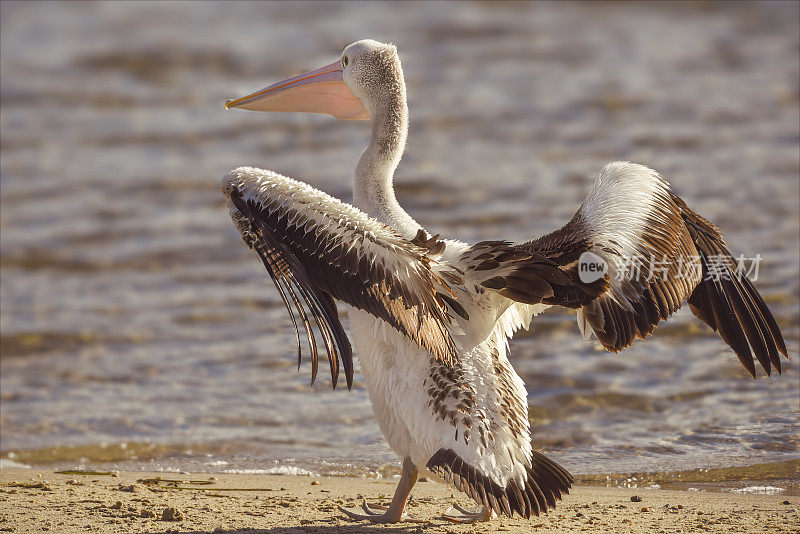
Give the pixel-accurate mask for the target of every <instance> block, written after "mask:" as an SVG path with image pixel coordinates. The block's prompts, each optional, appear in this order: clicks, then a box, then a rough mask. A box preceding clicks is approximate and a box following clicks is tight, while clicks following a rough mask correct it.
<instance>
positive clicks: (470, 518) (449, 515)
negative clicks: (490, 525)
mask: <svg viewBox="0 0 800 534" xmlns="http://www.w3.org/2000/svg"><path fill="white" fill-rule="evenodd" d="M454 510H455V511H456V512H459V513H458V514H456V513H454ZM442 517H444V518H445V519H447V520H448V521H452V522H453V523H483V522H484V521H489V520H490V519H491V518H493V517H495V514H494V512H493V511H492V509H491V508H489V507H488V506H485V505H484V506H483V508H481V509H480V510H479V511H477V512H470V511H468V510H465V509H464V508H461V507H460V506H459V505H458V504H456V503H453V506H451V507H450V509H449V510H447V511H446V512H445V513H444V515H443V516H442Z"/></svg>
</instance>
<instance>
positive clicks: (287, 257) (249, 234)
mask: <svg viewBox="0 0 800 534" xmlns="http://www.w3.org/2000/svg"><path fill="white" fill-rule="evenodd" d="M230 198H231V202H232V203H233V205H234V206H235V207H236V209H237V210H238V211H239V213H240V214H241V217H240V218H239V219H238V220H237V221H236V222H237V226H238V227H239V230H240V232H241V233H242V236H243V238H244V240H245V242H246V243H247V244H248V245H249V246H250V247H251V248H253V250H255V251H256V253H257V254H258V256H259V257H260V258H261V261H262V263H263V264H264V267H265V268H266V269H267V272H268V273H269V275H270V277H271V278H272V281H273V282H274V283H275V287H276V288H277V290H278V293H279V294H280V296H281V299H282V300H283V303H284V305H286V309H287V310H288V311H289V316H290V317H291V319H292V324H293V325H294V329H295V334H296V336H297V366H298V369H299V367H300V362H301V349H300V333H299V330H298V328H297V320H296V318H295V315H294V312H293V309H292V306H291V305H290V303H289V299H287V296H286V295H287V294H288V295H289V297H290V298H291V301H292V304H294V309H296V310H297V312H298V314H299V315H300V318H301V321H302V323H303V327H304V328H305V331H306V336H307V338H308V344H309V352H310V353H311V383H312V384H313V383H314V380H315V379H316V377H317V371H318V360H319V356H318V352H317V347H316V338H315V335H314V332H313V331H312V326H311V322H310V321H309V320H308V316H307V314H306V312H305V309H304V307H303V303H305V305H306V307H307V308H308V309H309V310H310V312H311V314H312V316H313V317H314V320H315V322H316V324H317V328H318V329H319V331H320V333H321V335H322V338H323V340H324V343H325V349H326V351H327V354H328V361H329V363H330V368H331V381H332V383H333V387H334V388H335V387H336V383H337V380H338V377H339V359H340V358H341V360H342V364H343V365H344V368H345V377H346V379H347V388H348V389H350V388H351V387H352V385H353V351H352V348H351V346H350V341H349V340H348V339H347V335H346V334H345V332H344V329H343V328H342V324H341V322H340V321H339V318H338V315H337V313H336V307H335V305H334V304H333V301H332V300H331V299H330V297H329V296H328V295H326V294H324V293H323V292H321V291H320V290H319V289H316V288H315V286H314V285H313V283H311V281H310V279H309V276H308V273H307V271H306V269H305V267H304V266H303V265H302V264H301V263H300V262H299V261H297V258H296V257H295V256H294V255H293V254H292V253H291V251H290V250H287V249H288V247H286V246H285V245H284V244H283V243H282V242H281V240H280V239H279V238H277V236H276V235H275V232H274V231H273V230H272V229H270V227H269V226H268V225H266V224H264V222H263V221H261V220H259V218H257V217H256V216H255V215H254V214H253V209H252V208H253V206H252V202H246V201H245V200H244V198H242V195H241V193H240V192H239V191H238V190H235V189H234V190H232V191H231V192H230ZM295 290H296V291H295ZM298 293H299V294H300V297H298ZM301 298H302V300H301Z"/></svg>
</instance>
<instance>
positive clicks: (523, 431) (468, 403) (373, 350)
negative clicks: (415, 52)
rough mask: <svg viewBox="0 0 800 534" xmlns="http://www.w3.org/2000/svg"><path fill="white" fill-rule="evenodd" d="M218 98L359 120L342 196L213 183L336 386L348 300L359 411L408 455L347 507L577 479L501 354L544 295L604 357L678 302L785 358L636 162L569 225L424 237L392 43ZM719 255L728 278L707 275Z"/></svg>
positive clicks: (525, 499)
mask: <svg viewBox="0 0 800 534" xmlns="http://www.w3.org/2000/svg"><path fill="white" fill-rule="evenodd" d="M226 107H227V108H241V109H248V110H255V111H300V112H312V113H327V114H330V115H332V116H334V117H336V118H339V119H347V120H354V119H371V121H372V135H371V138H370V142H369V145H368V146H367V148H366V149H365V150H364V152H363V154H362V155H361V158H360V159H359V161H358V165H357V166H356V171H355V181H354V183H353V205H350V204H346V203H344V202H342V201H340V200H337V199H335V198H333V197H331V196H329V195H327V194H325V193H323V192H322V191H319V190H317V189H315V188H313V187H311V186H310V185H308V184H306V183H303V182H300V181H297V180H293V179H292V178H288V177H286V176H282V175H280V174H277V173H275V172H272V171H268V170H262V169H256V168H251V167H241V168H238V169H235V170H233V171H231V172H230V173H228V174H227V175H226V176H225V178H224V184H223V189H224V193H225V195H226V196H227V197H228V199H229V206H230V213H231V216H232V218H233V221H234V223H235V224H236V226H237V228H238V229H239V231H240V232H241V234H242V238H243V239H244V241H245V243H246V244H247V245H248V246H249V247H250V248H252V249H253V250H254V251H255V252H256V253H257V254H258V256H259V257H260V258H261V261H262V262H263V263H264V266H265V267H266V270H267V272H268V273H269V275H270V276H271V277H272V280H273V282H274V283H275V286H276V288H277V289H278V293H279V294H280V296H281V298H282V299H283V302H284V303H285V304H286V307H287V309H288V310H289V315H290V317H291V318H292V321H293V322H294V326H295V331H296V333H297V343H298V358H299V357H300V334H299V331H298V325H297V322H298V321H299V322H300V323H301V324H302V326H301V328H303V329H304V330H305V332H306V334H307V337H308V343H309V348H310V352H311V362H312V370H311V372H312V380H313V379H314V377H315V376H316V374H317V368H318V351H319V348H318V347H319V346H320V343H321V344H323V345H324V346H325V350H326V353H327V357H328V362H329V363H330V369H331V374H332V382H333V386H334V387H335V386H336V382H337V377H338V374H339V362H340V361H341V364H342V366H343V367H344V374H345V377H346V380H347V386H348V388H349V387H351V385H352V380H353V349H352V348H351V345H350V341H349V340H348V336H347V334H346V333H345V331H344V329H343V328H342V325H341V323H340V321H339V317H338V315H337V311H336V301H341V302H344V303H346V304H348V305H349V306H350V307H351V308H350V311H349V316H350V322H351V336H350V339H352V342H353V344H354V346H355V352H356V353H357V354H358V357H359V360H360V364H361V371H362V373H363V375H364V381H365V383H366V386H367V389H368V392H369V397H370V400H371V402H372V407H373V409H374V411H375V415H376V417H377V419H378V423H379V425H380V428H381V431H382V432H383V434H384V436H385V437H386V440H387V441H388V443H389V445H390V446H391V448H392V449H393V450H394V451H395V452H396V453H397V454H398V456H399V457H400V458H402V460H403V471H402V476H401V478H400V482H399V484H398V486H397V490H396V492H395V495H394V498H393V499H392V503H391V505H390V506H389V507H388V509H382V508H372V507H369V506H368V505H367V504H366V503H364V505H363V510H358V511H356V510H348V509H342V510H343V511H344V512H346V513H347V515H349V516H351V517H353V518H357V519H367V520H370V521H374V522H396V521H402V520H404V519H407V517H406V515H405V514H404V511H403V510H404V507H405V504H406V500H407V498H408V495H409V492H410V491H411V488H412V487H413V485H414V483H415V481H416V480H417V477H418V475H419V474H420V473H426V474H432V475H434V476H435V477H438V478H439V479H443V480H444V481H447V482H450V483H452V484H453V485H454V486H455V487H456V488H457V489H459V490H461V491H463V492H465V493H467V494H468V495H469V496H470V497H471V498H472V499H474V500H475V502H477V503H478V504H479V505H480V510H479V511H476V512H468V511H466V510H464V509H461V508H459V509H458V511H457V512H456V511H453V510H451V511H450V512H449V513H448V514H447V515H446V517H448V518H450V519H452V520H454V521H463V522H470V521H478V520H486V519H489V518H490V517H492V516H493V515H494V514H505V515H507V516H512V515H513V514H514V513H517V514H519V515H520V516H522V517H525V518H528V517H530V516H531V515H538V514H540V513H542V512H545V511H547V510H548V509H550V508H552V507H553V506H555V503H556V501H557V500H559V499H560V498H561V496H562V495H563V494H564V493H567V492H568V490H569V488H570V486H571V484H572V482H573V479H572V476H570V474H569V473H568V472H567V471H566V470H565V469H564V468H563V467H561V466H560V465H558V464H557V463H555V462H554V461H552V460H550V459H549V458H547V457H545V456H544V455H543V454H541V453H539V452H537V451H535V450H533V449H532V448H531V427H530V424H529V420H528V400H527V392H526V389H525V384H524V383H523V382H522V380H521V379H520V377H519V376H518V375H517V373H516V372H514V369H513V367H512V366H511V363H510V362H509V359H508V353H509V350H508V342H509V340H510V339H511V337H512V336H513V335H514V332H516V331H517V330H518V329H520V328H527V327H528V325H529V324H530V322H531V319H532V317H533V316H535V315H536V314H538V313H540V312H541V311H542V310H544V309H546V308H547V307H549V306H563V307H567V308H571V309H575V310H577V317H578V326H579V328H580V330H581V332H582V333H583V334H584V335H585V336H586V337H588V336H590V335H591V334H592V333H593V334H594V335H596V336H597V338H598V340H599V341H600V343H602V344H603V346H604V347H605V348H606V349H608V350H609V351H612V352H617V351H620V350H622V349H623V348H625V347H627V346H629V345H630V344H631V343H632V342H633V340H634V338H637V337H638V338H645V337H646V336H647V335H648V334H650V333H652V332H653V330H654V329H655V327H656V325H658V323H659V322H661V321H662V320H665V319H667V318H668V317H669V316H670V315H671V314H672V313H673V312H675V310H677V309H678V308H679V307H680V306H681V305H682V304H683V302H684V301H687V300H688V302H689V305H690V307H691V310H692V312H693V313H694V314H695V315H696V316H697V317H698V318H699V319H700V320H702V321H703V322H705V323H706V324H708V325H709V326H710V327H711V328H713V329H714V330H716V331H717V332H718V333H719V334H720V336H721V337H722V339H723V340H724V341H725V342H726V343H727V344H728V345H729V346H730V347H731V348H732V349H733V351H734V352H735V353H736V355H737V356H738V357H739V360H740V361H741V362H742V364H743V365H744V366H745V367H746V368H747V370H748V371H749V372H750V374H751V375H753V376H755V372H756V370H755V363H754V357H755V359H756V360H758V362H759V363H760V364H761V366H762V367H763V368H764V370H765V371H766V373H767V374H770V371H771V369H772V368H774V369H775V370H776V371H778V372H780V370H781V361H780V357H779V353H781V354H783V355H786V346H785V343H784V341H783V337H782V335H781V332H780V330H779V328H778V326H777V324H776V322H775V320H774V319H773V317H772V314H771V313H770V311H769V309H768V308H767V306H766V304H765V303H764V301H763V299H762V298H761V296H760V295H759V293H758V291H756V289H755V288H754V287H753V285H752V284H751V282H750V281H749V280H748V279H747V278H746V277H744V276H741V273H738V272H736V269H737V266H736V262H735V260H734V259H733V258H732V257H731V254H730V253H729V252H728V250H727V249H726V247H725V243H724V241H723V239H722V236H721V235H720V233H719V231H718V230H717V228H716V227H715V226H714V225H713V224H711V223H710V222H709V221H707V220H706V219H704V218H703V217H701V216H700V215H698V214H697V213H695V212H693V211H692V210H691V209H689V208H688V207H687V206H686V204H685V203H684V201H683V200H681V199H680V198H679V197H678V196H676V195H675V194H674V193H673V192H672V191H671V190H670V188H669V184H668V183H667V182H666V181H665V180H663V179H662V178H661V177H660V176H659V175H658V174H657V173H656V172H655V171H653V170H651V169H649V168H647V167H644V166H642V165H636V164H633V163H627V162H615V163H610V164H608V165H606V166H605V167H604V168H603V169H602V170H601V171H600V175H599V176H598V178H597V180H596V181H595V183H594V186H593V188H592V190H591V191H590V192H589V195H588V196H587V197H586V199H585V200H584V202H583V204H582V205H581V206H580V208H579V209H578V212H577V213H576V214H575V216H574V217H573V218H572V220H570V221H569V222H568V223H567V224H566V225H565V226H564V227H563V228H561V229H559V230H556V231H554V232H552V233H550V234H548V235H545V236H544V237H540V238H538V239H534V240H532V241H529V242H527V243H521V244H514V243H510V242H507V241H485V242H481V243H477V244H467V243H464V242H461V241H457V240H450V239H440V238H439V236H431V235H429V234H428V233H427V232H426V231H425V230H424V228H423V227H422V226H421V225H420V224H419V223H417V222H416V221H415V220H414V219H413V218H412V217H411V216H410V215H409V214H408V213H406V212H405V211H404V210H403V208H402V207H401V206H400V205H399V204H398V202H397V199H396V198H395V194H394V189H393V187H392V176H393V173H394V170H395V168H396V167H397V164H398V162H399V161H400V158H401V156H402V155H403V150H404V147H405V143H406V135H407V132H408V107H407V104H406V86H405V82H404V79H403V71H402V68H401V67H400V60H399V58H398V55H397V50H396V49H395V47H394V46H392V45H389V44H383V43H379V42H376V41H372V40H363V41H358V42H356V43H353V44H351V45H349V46H348V47H347V48H345V49H344V52H343V53H342V55H341V58H340V59H339V60H337V61H335V62H334V63H331V64H330V65H326V66H324V67H322V68H320V69H317V70H314V71H311V72H308V73H306V74H301V75H299V76H295V77H294V78H289V79H288V80H285V81H282V82H280V83H277V84H275V85H271V86H269V87H267V88H265V89H263V90H261V91H258V92H255V93H253V94H250V95H248V96H245V97H242V98H239V99H237V100H233V101H229V102H227V104H226ZM586 254H589V255H590V256H589V257H590V258H594V260H596V261H598V262H599V263H600V264H601V265H603V266H604V270H603V271H602V272H601V274H600V275H599V276H598V277H595V279H593V280H591V279H587V277H585V276H582V275H581V273H580V272H579V265H580V264H581V261H582V260H581V258H582V257H586V256H585V255H586ZM631 258H635V259H637V260H642V261H641V262H640V263H639V265H640V267H641V268H640V269H639V270H638V272H636V273H635V274H633V275H628V276H620V275H624V274H625V273H624V272H623V270H625V268H626V267H625V265H626V264H628V263H629V261H630V259H631ZM651 258H657V259H658V260H659V262H660V264H659V268H658V269H656V268H654V267H653V266H652V263H648V260H649V259H651ZM712 267H713V268H714V269H716V270H721V271H722V272H721V273H716V274H721V276H710V275H711V274H714V273H710V270H711V269H712ZM314 327H316V330H315V328H314Z"/></svg>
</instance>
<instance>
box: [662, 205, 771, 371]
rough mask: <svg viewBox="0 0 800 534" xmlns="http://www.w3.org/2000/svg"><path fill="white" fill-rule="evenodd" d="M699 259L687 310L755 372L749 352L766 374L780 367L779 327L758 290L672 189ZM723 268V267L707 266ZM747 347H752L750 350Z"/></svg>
mask: <svg viewBox="0 0 800 534" xmlns="http://www.w3.org/2000/svg"><path fill="white" fill-rule="evenodd" d="M673 200H674V201H675V203H676V205H677V206H678V207H679V209H680V211H681V215H682V217H683V220H684V221H685V224H686V227H687V228H688V230H689V233H690V234H691V236H692V240H693V242H694V244H695V247H696V248H697V252H698V254H699V256H700V258H701V260H702V265H703V279H702V280H701V282H700V283H699V284H698V285H697V287H696V288H695V289H694V291H693V292H692V294H691V295H690V296H689V306H690V308H691V310H692V313H694V314H695V316H697V317H698V318H699V319H700V320H702V321H703V322H704V323H706V324H707V325H708V326H710V327H711V328H712V329H714V330H715V331H717V332H718V333H719V335H720V337H722V339H723V340H724V341H725V343H727V344H728V345H729V346H730V347H731V348H732V349H733V350H734V352H736V355H737V356H738V357H739V361H741V362H742V365H744V366H745V368H746V369H747V370H748V371H749V372H750V374H751V375H753V376H754V377H755V363H754V361H753V355H755V357H756V359H757V360H758V362H759V363H760V364H761V367H763V368H764V371H766V373H767V375H769V374H770V368H771V367H774V368H775V370H776V371H778V373H780V372H781V360H780V356H779V355H778V353H779V352H780V353H781V354H783V355H784V356H787V352H786V343H785V341H784V340H783V335H782V334H781V331H780V328H778V324H777V323H776V321H775V318H774V317H773V316H772V313H771V312H770V311H769V308H768V307H767V305H766V303H765V302H764V300H763V299H762V298H761V295H760V294H759V293H758V291H757V290H756V289H755V287H753V284H752V283H751V282H750V280H748V279H747V277H746V276H744V275H743V274H739V273H736V272H735V270H736V263H735V260H734V258H733V257H732V256H731V253H730V252H729V251H728V249H727V248H726V247H725V241H724V240H723V238H722V235H721V234H720V233H719V230H718V229H717V228H716V227H715V226H714V225H713V224H711V223H710V222H709V221H707V220H706V219H704V218H703V217H701V216H700V215H698V214H697V213H695V212H694V211H692V210H691V209H689V208H688V207H687V206H686V203H685V202H684V201H683V200H682V199H680V198H679V197H677V196H676V195H673ZM712 259H713V269H715V270H719V269H721V268H724V272H721V273H720V272H714V273H711V272H709V270H710V269H712V264H711V262H712ZM751 349H752V352H751Z"/></svg>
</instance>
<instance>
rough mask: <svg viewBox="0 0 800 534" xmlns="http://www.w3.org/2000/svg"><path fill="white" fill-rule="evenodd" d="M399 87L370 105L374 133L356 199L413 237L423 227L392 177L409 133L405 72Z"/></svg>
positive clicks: (364, 157)
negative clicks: (402, 204)
mask: <svg viewBox="0 0 800 534" xmlns="http://www.w3.org/2000/svg"><path fill="white" fill-rule="evenodd" d="M398 85H399V87H397V86H395V89H396V90H395V91H387V93H389V94H388V95H386V97H385V98H381V99H378V100H379V101H377V102H375V103H374V104H373V105H371V106H369V107H370V108H373V109H369V112H370V116H371V117H372V137H371V139H370V142H369V145H368V146H367V148H366V149H365V150H364V152H363V153H362V154H361V158H360V159H359V160H358V165H357V166H356V176H355V182H354V183H353V203H354V204H355V206H356V207H357V208H359V209H360V210H362V211H364V212H366V213H368V214H369V215H371V216H373V217H375V218H376V219H378V220H379V221H381V222H383V223H385V224H388V225H389V226H391V227H393V228H394V229H395V230H397V231H398V232H400V234H402V235H403V236H404V237H407V238H409V239H411V238H413V237H414V236H415V235H416V233H417V230H419V229H420V228H421V227H420V225H419V224H417V222H416V221H415V220H414V219H412V218H411V216H410V215H409V214H408V213H406V212H405V210H404V209H403V208H402V207H400V204H399V203H398V202H397V198H396V197H395V195H394V187H393V185H392V179H393V177H394V171H395V169H396V168H397V164H398V163H400V158H401V157H402V156H403V150H404V149H405V146H406V136H407V134H408V105H407V104H406V90H405V83H404V81H403V79H402V74H401V75H400V79H399V84H398Z"/></svg>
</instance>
